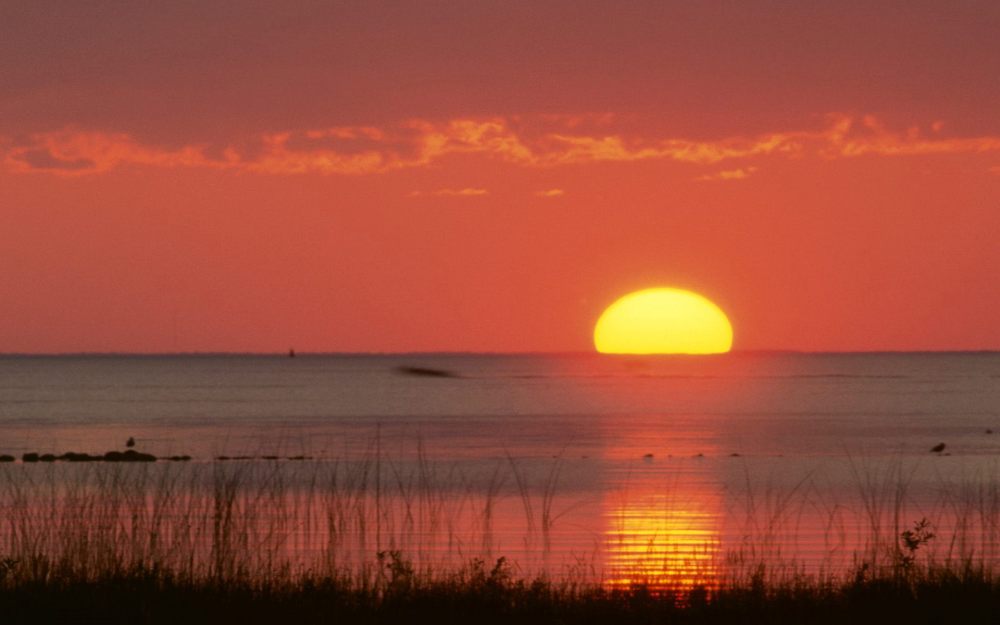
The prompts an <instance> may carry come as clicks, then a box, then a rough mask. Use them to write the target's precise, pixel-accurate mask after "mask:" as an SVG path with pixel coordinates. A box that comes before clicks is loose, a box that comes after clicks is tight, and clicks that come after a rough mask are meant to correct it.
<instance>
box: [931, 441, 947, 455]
mask: <svg viewBox="0 0 1000 625" xmlns="http://www.w3.org/2000/svg"><path fill="white" fill-rule="evenodd" d="M944 448H945V444H944V443H938V444H937V445H934V446H933V447H931V451H933V452H934V453H936V454H939V453H941V452H942V451H944Z"/></svg>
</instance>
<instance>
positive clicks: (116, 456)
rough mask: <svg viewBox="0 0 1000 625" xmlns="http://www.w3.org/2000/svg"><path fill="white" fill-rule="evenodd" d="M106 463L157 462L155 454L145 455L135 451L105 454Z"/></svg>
mask: <svg viewBox="0 0 1000 625" xmlns="http://www.w3.org/2000/svg"><path fill="white" fill-rule="evenodd" d="M104 461H105V462H156V456H154V455H153V454H144V453H142V452H139V451H135V450H134V449H129V450H128V451H109V452H108V453H106V454H104Z"/></svg>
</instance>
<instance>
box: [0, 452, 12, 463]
mask: <svg viewBox="0 0 1000 625" xmlns="http://www.w3.org/2000/svg"><path fill="white" fill-rule="evenodd" d="M0 462H14V456H8V455H7V454H3V455H0Z"/></svg>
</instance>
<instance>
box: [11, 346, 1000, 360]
mask: <svg viewBox="0 0 1000 625" xmlns="http://www.w3.org/2000/svg"><path fill="white" fill-rule="evenodd" d="M294 353H295V357H300V356H345V357H364V356H573V357H579V356H610V357H623V356H624V357H632V358H635V357H639V358H645V357H657V356H685V357H687V356H726V355H734V356H768V355H775V356H778V355H829V356H835V355H891V354H900V355H903V354H909V355H918V354H926V355H935V354H937V355H947V354H965V355H970V354H998V353H1000V348H992V349H990V348H986V349H872V350H802V349H734V350H731V351H729V352H725V353H722V354H602V353H600V352H597V351H584V350H577V351H510V352H502V351H489V350H484V351H460V350H411V351H298V350H295V351H294ZM219 356H227V357H229V356H252V357H280V358H289V357H290V356H289V352H288V351H266V352H265V351H176V352H172V351H163V352H158V351H157V352H153V351H151V352H129V351H66V352H2V351H0V358H58V357H101V358H114V357H129V358H134V357H140V358H147V357H148V358H163V357H219Z"/></svg>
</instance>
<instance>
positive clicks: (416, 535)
mask: <svg viewBox="0 0 1000 625" xmlns="http://www.w3.org/2000/svg"><path fill="white" fill-rule="evenodd" d="M406 366H410V367H424V368H433V369H439V370H444V371H449V372H452V373H454V374H455V377H419V376H413V375H406V374H403V373H401V372H400V371H399V370H398V368H399V367H406ZM989 430H993V431H996V432H997V433H996V434H990V433H988V431H989ZM0 432H2V434H0V454H11V455H15V456H18V457H19V456H20V455H21V454H23V453H25V452H30V451H37V452H42V453H46V452H52V453H56V454H59V453H62V452H65V451H80V452H89V453H98V452H101V453H103V452H104V451H107V450H110V449H120V448H122V446H123V444H124V441H125V439H127V438H128V437H130V436H131V437H135V439H136V440H137V442H138V444H137V447H138V448H139V449H141V450H143V451H147V452H150V453H154V454H157V455H161V456H163V455H172V454H189V455H191V456H193V457H194V460H193V461H192V463H191V464H189V465H184V467H182V468H177V467H178V465H172V466H173V467H174V468H167V467H166V465H164V466H163V468H161V465H160V464H159V463H158V464H157V465H156V468H155V469H149V468H145V469H141V470H146V471H148V470H157V471H167V470H173V471H197V470H198V467H202V468H204V467H206V466H211V467H217V466H218V465H220V464H223V463H220V461H217V460H215V458H217V457H218V456H230V457H232V456H254V457H257V458H259V457H261V456H280V457H282V458H287V457H289V456H299V455H305V456H309V457H310V458H311V459H310V460H306V461H289V460H281V461H264V460H255V461H238V462H240V463H243V465H244V466H246V465H248V464H254V465H255V466H257V468H255V469H252V470H251V472H256V473H261V472H262V471H271V472H272V473H273V471H279V472H281V473H282V474H283V475H285V476H286V477H285V478H284V479H285V480H286V482H283V483H287V484H288V485H289V486H288V488H289V492H291V493H293V494H291V495H288V497H290V498H291V499H288V500H283V501H282V502H279V504H277V505H279V506H292V507H294V506H295V505H299V504H296V503H295V502H296V501H299V502H301V500H300V499H296V498H295V497H296V496H295V495H294V492H295V491H296V489H299V488H301V489H306V490H310V492H314V493H315V492H318V491H322V488H324V487H322V486H320V487H317V486H316V485H317V483H321V484H322V483H325V482H323V480H317V475H323V476H328V475H329V472H330V471H331V470H334V469H336V470H339V471H341V475H346V474H347V472H349V471H350V470H355V471H356V470H358V467H364V471H365V472H366V475H368V476H369V477H370V478H371V482H368V483H366V484H367V485H366V486H365V488H366V489H367V490H365V492H364V494H363V497H364V498H365V500H366V504H365V505H374V506H375V507H374V508H370V509H371V510H375V512H371V514H372V515H373V516H374V518H375V519H378V523H372V524H368V525H367V526H365V527H357V526H356V525H355V526H352V528H353V529H352V530H351V531H352V532H355V533H356V534H358V536H360V538H359V537H358V536H355V539H354V542H353V543H352V545H353V546H352V547H351V548H352V549H353V550H354V551H355V552H357V553H356V554H355V555H354V556H353V557H355V558H361V559H363V558H364V557H366V556H365V555H363V554H369V555H370V554H373V553H374V552H375V551H376V550H380V549H385V548H399V549H404V550H406V551H408V552H410V553H412V554H415V555H414V557H419V558H420V559H423V560H424V561H426V562H428V563H431V562H433V563H435V564H436V565H442V564H448V563H457V562H461V561H463V560H467V559H468V558H471V557H483V558H495V557H498V556H500V555H505V556H508V557H509V558H511V559H512V560H514V561H515V562H517V563H518V566H519V567H520V568H521V570H523V571H525V572H533V571H538V570H542V569H544V570H546V571H549V572H550V573H551V574H560V572H563V573H565V572H566V571H573V572H574V573H573V574H576V575H584V576H589V577H596V578H599V579H601V580H603V581H605V582H608V583H629V582H634V581H646V580H655V579H657V578H658V577H661V576H672V577H673V578H674V579H678V580H681V581H683V580H688V579H690V580H695V579H703V578H710V577H712V576H713V575H716V574H717V573H718V572H719V571H720V570H722V569H723V568H725V567H727V566H728V567H732V566H733V563H734V562H736V563H739V562H741V561H748V560H754V559H761V558H763V559H768V560H770V561H773V562H782V563H785V564H786V565H791V566H800V567H804V568H807V569H810V570H820V569H826V570H836V569H838V568H843V567H845V566H850V565H851V563H852V562H854V560H855V559H856V558H858V557H859V554H862V555H863V554H864V553H865V551H866V549H877V548H880V547H879V546H878V545H873V544H872V543H873V540H872V528H873V526H876V525H877V526H878V527H879V528H880V530H879V531H880V532H882V533H883V534H885V535H889V536H892V535H894V534H898V532H899V531H900V529H905V528H906V527H908V526H910V525H912V524H913V522H915V521H917V520H919V519H920V518H924V517H927V518H930V519H931V520H932V521H933V522H934V523H935V527H936V529H937V533H938V534H939V538H938V540H937V542H936V543H935V545H934V549H935V551H932V552H928V553H934V554H936V556H935V557H939V558H948V557H955V556H957V555H959V551H960V550H964V555H970V554H971V555H972V557H978V558H983V559H989V560H991V561H992V560H993V559H995V557H996V556H998V555H1000V549H998V548H997V545H996V543H997V539H998V538H1000V536H998V535H997V534H998V532H1000V529H998V527H996V526H1000V523H996V522H997V521H1000V494H998V493H997V491H998V489H1000V471H998V469H997V466H996V462H995V460H996V458H997V457H998V454H1000V355H998V354H873V355H818V354H817V355H812V354H810V355H803V354H767V355H764V354H732V355H726V356H719V357H648V358H646V357H635V358H632V357H628V358H623V357H602V356H596V355H595V356H592V355H579V356H424V355H414V356H308V355H307V356H299V357H297V358H294V359H291V358H286V357H254V356H199V357H181V356H177V357H7V358H0ZM942 442H943V443H945V444H946V448H945V453H943V454H934V453H931V452H930V449H931V447H933V446H934V445H937V444H938V443H942ZM224 464H225V467H227V468H226V469H225V470H232V469H230V468H229V467H233V466H236V464H237V462H236V461H228V462H227V463H224ZM265 466H266V467H270V468H269V469H266V470H265V469H263V468H261V467H265ZM352 468H353V469H352ZM2 470H3V471H7V472H8V480H19V479H23V480H29V481H32V480H35V481H37V480H41V479H42V478H43V477H44V478H45V479H48V480H58V481H62V482H66V483H69V482H72V481H73V480H74V479H77V478H76V477H74V473H79V472H80V471H82V470H83V469H82V468H81V467H80V466H78V465H69V464H59V465H48V466H43V465H41V464H39V465H22V464H21V463H14V464H8V465H5V466H3V467H2ZM88 470H90V469H88ZM128 470H131V469H128ZM135 470H140V469H138V468H137V469H135ZM354 475H358V473H356V472H355V473H354ZM323 479H326V478H325V477H324V478H323ZM373 484H377V493H375V492H374V489H375V486H374V485H373ZM430 491H433V493H434V494H433V496H431V495H430V494H429V492H430ZM376 496H377V501H374V502H371V501H368V500H369V499H372V497H376ZM990 497H992V498H993V499H990ZM991 506H993V507H995V508H996V509H993V508H991ZM310 509H311V505H310ZM366 509H369V508H366ZM297 514H299V512H294V513H293V516H295V515H297ZM303 514H306V515H307V516H308V514H313V513H312V512H308V513H303ZM991 515H992V516H991ZM295 518H298V517H295ZM991 524H992V525H991ZM321 525H322V523H320V522H318V521H316V522H313V521H301V522H298V523H297V524H296V523H292V524H291V525H290V526H289V527H291V528H292V529H290V530H289V531H293V532H294V533H295V535H296V538H295V540H294V541H290V542H289V544H294V545H296V547H295V550H293V551H294V552H295V554H299V555H298V556H289V557H300V556H301V554H306V556H301V557H303V558H306V559H308V558H307V556H308V554H309V553H310V551H311V549H310V545H313V544H316V543H315V541H313V539H312V538H311V537H310V536H311V534H312V533H323V532H322V531H320V529H318V528H319V527H320V526H321ZM372 525H377V526H378V527H377V528H375V529H373V527H371V526H372ZM372 532H377V535H372ZM340 540H344V539H343V538H342V537H341V538H340ZM311 541H312V542H311ZM884 547H885V546H884V545H883V546H882V548H884ZM343 549H344V550H345V551H348V550H349V549H348V545H347V544H346V543H345V544H344V545H343ZM312 551H316V550H315V549H312Z"/></svg>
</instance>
